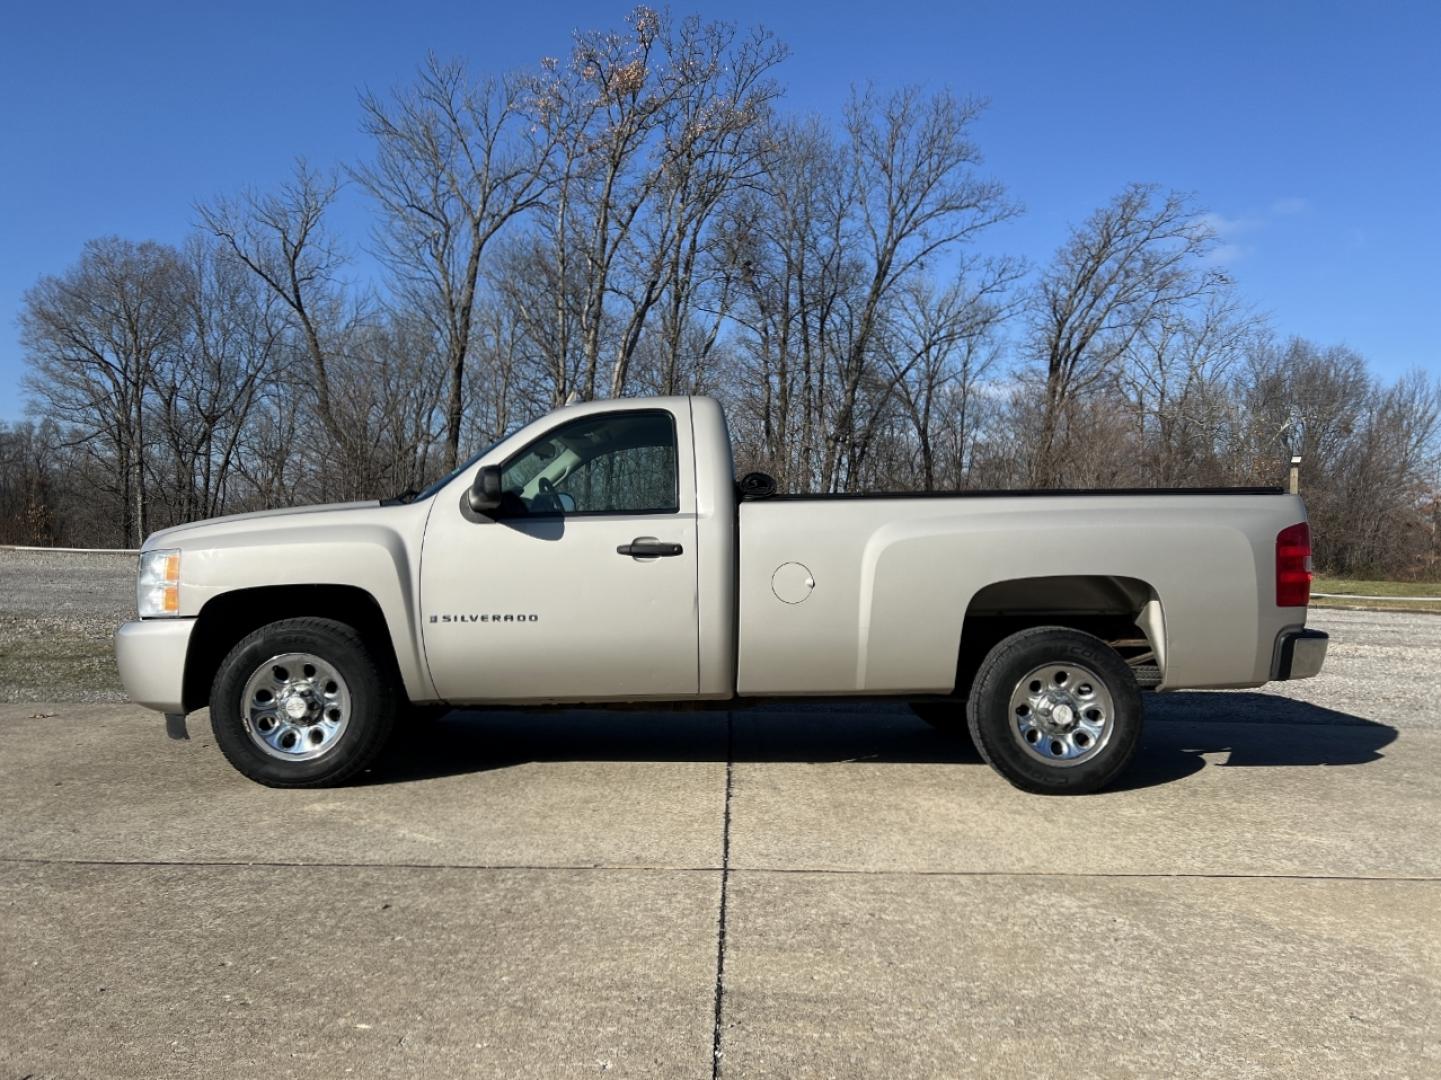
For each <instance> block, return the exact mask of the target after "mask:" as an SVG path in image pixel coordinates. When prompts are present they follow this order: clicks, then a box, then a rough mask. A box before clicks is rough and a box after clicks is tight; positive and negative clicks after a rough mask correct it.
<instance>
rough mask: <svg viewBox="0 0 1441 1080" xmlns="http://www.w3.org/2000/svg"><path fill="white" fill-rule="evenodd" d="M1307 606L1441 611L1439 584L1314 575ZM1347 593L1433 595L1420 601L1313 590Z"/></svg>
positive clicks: (1360, 609)
mask: <svg viewBox="0 0 1441 1080" xmlns="http://www.w3.org/2000/svg"><path fill="white" fill-rule="evenodd" d="M1311 592H1312V594H1313V595H1312V597H1311V606H1312V607H1318V608H1348V609H1350V610H1352V611H1411V612H1421V613H1429V614H1441V584H1437V583H1436V582H1429V581H1428V582H1417V581H1362V580H1358V579H1355V578H1333V577H1322V576H1319V575H1318V576H1317V577H1316V579H1315V580H1314V581H1312V582H1311ZM1318 592H1325V593H1350V594H1353V595H1356V596H1381V597H1390V596H1406V597H1410V596H1418V597H1428V598H1429V597H1433V596H1434V597H1435V598H1436V599H1435V600H1434V601H1433V600H1430V599H1424V600H1351V599H1349V598H1346V597H1318V596H1315V595H1314V594H1315V593H1318Z"/></svg>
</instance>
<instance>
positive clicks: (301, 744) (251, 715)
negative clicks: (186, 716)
mask: <svg viewBox="0 0 1441 1080" xmlns="http://www.w3.org/2000/svg"><path fill="white" fill-rule="evenodd" d="M398 703H399V702H398V697H397V692H396V690H395V682H394V679H393V678H392V677H390V673H389V670H388V668H387V665H385V664H384V663H383V662H382V661H381V659H380V658H379V657H377V656H376V655H375V654H374V653H373V652H372V651H371V650H370V649H369V648H368V647H367V645H366V644H365V642H364V640H362V638H361V637H360V635H359V634H358V633H356V631H355V629H354V628H353V627H350V626H348V625H346V624H345V623H341V622H336V621H335V620H333V619H313V618H304V619H284V620H282V621H280V622H273V623H270V624H269V625H267V626H262V627H261V628H260V629H258V630H256V631H255V632H253V633H251V634H249V635H248V636H246V637H245V638H244V639H242V640H241V642H240V643H239V644H238V645H236V646H235V648H233V649H231V650H230V654H229V655H228V656H226V658H225V659H224V660H223V661H222V662H221V664H220V670H219V671H218V672H217V673H216V675H215V682H214V683H213V684H212V686H211V692H210V725H211V727H212V729H213V730H214V732H215V741H216V742H217V743H218V744H219V746H220V749H221V752H223V753H224V754H225V757H226V758H227V759H228V760H229V762H230V764H232V765H234V766H235V767H236V768H237V769H239V770H240V771H241V772H242V773H244V774H245V775H246V776H248V777H250V779H252V780H255V781H257V782H258V783H261V784H265V785H267V786H269V787H324V786H327V785H331V784H339V783H342V782H344V781H345V780H348V779H349V778H351V777H352V776H354V775H355V774H356V773H358V772H360V771H361V770H363V769H365V768H367V767H368V766H369V765H370V764H371V763H373V762H374V760H375V758H376V757H377V756H378V755H379V754H380V752H381V751H382V750H383V749H384V748H385V743H386V739H387V738H388V737H389V735H390V731H391V727H392V725H393V723H394V719H395V713H396V711H397V707H398Z"/></svg>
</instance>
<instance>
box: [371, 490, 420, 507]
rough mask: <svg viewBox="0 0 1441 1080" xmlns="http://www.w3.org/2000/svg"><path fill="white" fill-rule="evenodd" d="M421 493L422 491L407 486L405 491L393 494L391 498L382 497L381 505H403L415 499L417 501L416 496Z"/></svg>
mask: <svg viewBox="0 0 1441 1080" xmlns="http://www.w3.org/2000/svg"><path fill="white" fill-rule="evenodd" d="M419 494H420V492H419V491H417V490H415V488H406V489H405V490H404V491H402V492H401V493H400V494H399V495H392V496H391V497H390V498H388V499H381V500H380V505H381V506H401V505H403V504H404V503H408V502H414V501H415V497H416V496H417V495H419Z"/></svg>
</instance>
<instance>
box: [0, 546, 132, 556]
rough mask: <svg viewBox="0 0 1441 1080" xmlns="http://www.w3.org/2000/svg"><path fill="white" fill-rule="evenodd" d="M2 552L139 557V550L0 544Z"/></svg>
mask: <svg viewBox="0 0 1441 1080" xmlns="http://www.w3.org/2000/svg"><path fill="white" fill-rule="evenodd" d="M0 551H59V552H69V553H70V554H71V555H139V554H140V549H139V548H60V547H27V546H26V545H24V544H0Z"/></svg>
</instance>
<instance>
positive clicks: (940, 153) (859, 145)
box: [821, 88, 1016, 491]
mask: <svg viewBox="0 0 1441 1080" xmlns="http://www.w3.org/2000/svg"><path fill="white" fill-rule="evenodd" d="M982 107H983V103H982V102H979V101H974V100H969V99H965V100H963V99H957V98H954V97H952V96H951V95H950V94H949V93H939V94H935V95H933V96H931V97H929V98H925V97H922V96H921V94H920V93H919V91H917V90H915V89H910V88H908V89H904V90H901V91H898V92H896V93H895V94H892V95H891V96H890V97H888V98H886V99H884V100H878V99H876V98H874V97H873V96H872V95H870V94H865V95H861V96H858V97H856V98H854V99H853V100H852V101H851V104H850V107H849V108H848V110H847V114H846V131H847V135H848V136H849V146H848V158H849V165H850V167H851V169H852V170H853V172H854V178H855V179H854V182H855V199H856V203H857V205H858V206H859V213H860V222H859V233H860V242H861V244H863V245H864V248H863V250H864V251H865V252H866V255H867V256H868V259H869V266H868V271H867V274H866V276H867V278H868V280H867V281H866V284H865V286H864V292H863V294H862V296H861V298H860V302H859V304H858V306H857V308H856V309H855V311H854V312H853V313H852V315H851V326H852V330H851V334H850V340H849V342H848V344H847V346H846V348H845V351H844V352H843V353H842V354H841V356H840V357H839V370H838V372H837V375H838V381H839V386H838V387H837V388H836V391H835V393H836V407H835V414H834V416H833V418H832V421H831V425H832V426H831V430H830V432H829V433H828V434H827V437H826V455H825V460H824V462H823V463H822V467H821V487H822V490H827V491H829V490H831V489H832V488H833V487H834V486H835V485H837V484H838V483H839V482H840V477H839V472H840V470H841V469H842V467H843V465H844V459H845V456H846V454H847V453H848V452H849V451H850V450H851V449H852V448H853V445H854V439H855V430H854V421H855V406H856V398H857V393H858V391H859V389H860V386H861V381H862V379H863V377H864V375H865V374H866V371H867V364H866V361H867V357H868V355H869V353H870V350H871V345H872V342H873V340H874V338H875V336H876V335H877V333H878V332H879V330H880V327H881V323H882V320H883V316H884V309H885V306H886V304H887V303H888V302H889V301H890V300H891V299H892V297H893V295H894V293H895V290H896V289H897V288H898V287H899V286H900V285H901V284H902V283H903V282H905V281H906V280H907V279H908V278H909V277H910V275H911V274H913V273H914V272H916V271H918V270H921V269H922V268H924V267H925V266H926V265H927V263H928V261H929V260H931V259H932V258H934V257H935V256H936V255H937V254H938V253H940V252H941V251H943V250H944V249H946V248H948V247H950V246H952V245H955V244H959V243H962V242H964V241H966V240H969V239H971V238H973V237H974V236H975V235H976V234H977V233H979V232H980V231H981V230H983V229H985V228H986V227H987V226H989V225H993V224H995V223H996V222H999V221H1003V220H1005V219H1006V218H1007V217H1010V216H1012V215H1013V214H1014V213H1016V208H1015V207H1014V206H1012V205H1011V204H1010V203H1008V202H1006V200H1005V197H1004V193H1003V190H1002V188H1001V186H1000V184H998V183H996V182H995V181H991V180H985V179H982V178H981V177H979V176H978V175H977V174H976V172H975V167H976V166H977V165H978V164H979V163H980V159H981V155H980V151H979V149H978V148H977V147H976V145H975V143H974V142H972V141H971V137H970V128H971V126H972V125H973V124H974V122H975V120H976V117H977V116H979V115H980V112H981V109H982Z"/></svg>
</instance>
